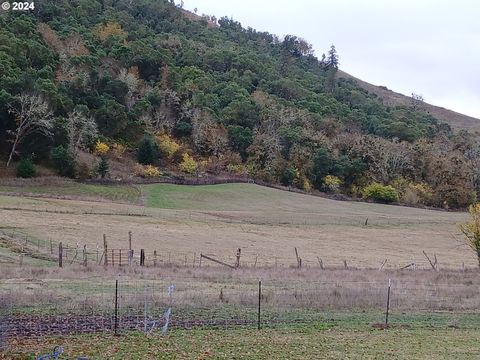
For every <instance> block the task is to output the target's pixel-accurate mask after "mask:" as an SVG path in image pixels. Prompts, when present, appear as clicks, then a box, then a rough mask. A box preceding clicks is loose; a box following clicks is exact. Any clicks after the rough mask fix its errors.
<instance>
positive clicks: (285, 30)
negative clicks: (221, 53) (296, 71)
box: [175, 0, 480, 118]
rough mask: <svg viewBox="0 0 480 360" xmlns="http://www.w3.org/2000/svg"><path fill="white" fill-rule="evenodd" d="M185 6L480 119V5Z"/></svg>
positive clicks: (416, 1)
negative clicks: (303, 43) (293, 38)
mask: <svg viewBox="0 0 480 360" xmlns="http://www.w3.org/2000/svg"><path fill="white" fill-rule="evenodd" d="M184 1H185V8H186V9H188V10H193V9H194V8H195V7H196V8H198V14H199V15H200V14H202V13H205V14H208V15H215V16H216V17H217V18H220V17H221V16H228V17H232V18H233V19H235V20H237V21H239V22H241V23H242V25H243V27H248V26H251V27H252V28H254V29H256V30H259V31H268V32H270V33H273V34H276V35H278V36H280V37H283V36H284V35H287V34H293V35H297V36H300V37H302V38H304V39H305V40H307V41H308V42H309V43H311V44H312V45H313V48H314V49H315V53H316V55H317V57H320V56H321V55H322V53H324V52H327V51H328V48H329V47H330V45H331V44H335V46H336V48H337V51H338V54H339V56H340V68H341V69H342V70H344V71H346V72H348V73H349V74H351V75H353V76H355V77H358V78H360V79H362V80H365V81H367V82H370V83H372V84H375V85H384V86H387V87H388V88H389V89H392V90H394V91H397V92H400V93H403V94H405V95H410V94H411V93H412V92H414V93H416V94H421V95H423V97H424V98H425V101H426V102H428V103H431V104H434V105H439V106H443V107H446V108H449V109H451V110H455V111H457V112H461V113H464V114H467V115H471V116H475V117H477V118H480V68H479V66H480V2H479V1H475V0H436V1H435V0H362V1H360V0H330V1H315V0H296V1H292V0H290V1H287V0H184ZM175 2H176V3H179V2H180V1H179V0H176V1H175Z"/></svg>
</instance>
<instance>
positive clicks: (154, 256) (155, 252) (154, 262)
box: [153, 250, 157, 267]
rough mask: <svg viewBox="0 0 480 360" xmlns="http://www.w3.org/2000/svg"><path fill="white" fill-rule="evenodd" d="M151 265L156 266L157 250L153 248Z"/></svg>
mask: <svg viewBox="0 0 480 360" xmlns="http://www.w3.org/2000/svg"><path fill="white" fill-rule="evenodd" d="M153 267H157V250H153Z"/></svg>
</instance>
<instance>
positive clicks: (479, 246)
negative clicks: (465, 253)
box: [459, 203, 480, 266]
mask: <svg viewBox="0 0 480 360" xmlns="http://www.w3.org/2000/svg"><path fill="white" fill-rule="evenodd" d="M468 212H469V213H470V218H471V220H470V221H469V222H466V223H463V224H460V225H459V228H460V231H461V232H462V233H463V235H464V236H465V238H466V240H467V243H468V245H469V246H470V247H471V248H472V250H473V251H474V252H475V255H476V256H477V260H478V264H479V266H480V203H477V204H474V205H470V206H469V208H468Z"/></svg>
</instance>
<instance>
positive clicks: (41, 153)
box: [0, 0, 480, 207]
mask: <svg viewBox="0 0 480 360" xmlns="http://www.w3.org/2000/svg"><path fill="white" fill-rule="evenodd" d="M340 55H341V54H340ZM340 61H341V58H340ZM338 67H339V56H338V54H337V53H336V51H335V48H334V46H332V47H331V48H330V49H326V55H325V56H323V57H321V59H317V58H316V57H315V56H314V54H313V51H312V49H311V46H310V45H309V44H308V42H307V41H305V40H303V39H301V38H298V37H296V36H294V35H289V36H286V37H285V38H283V39H281V38H279V37H277V36H276V35H273V34H269V33H265V32H258V31H256V30H254V29H251V28H247V29H246V28H243V27H242V26H241V24H240V23H238V22H236V21H234V20H232V19H228V18H221V19H219V20H217V19H215V18H210V17H205V16H204V17H199V16H196V15H194V14H191V13H187V12H185V11H184V10H182V9H180V8H179V7H178V6H176V5H175V4H174V3H173V2H168V1H161V0H136V1H131V0H75V1H73V0H72V1H67V0H44V1H42V2H38V4H37V3H36V9H35V10H34V11H33V12H25V13H15V12H13V11H11V12H2V13H0V158H2V159H3V160H4V161H5V163H7V162H8V166H9V167H13V166H16V167H17V174H18V175H19V176H24V177H26V176H34V175H35V166H36V165H34V164H42V165H43V166H48V167H51V168H52V169H55V171H57V173H58V174H60V175H63V176H69V177H77V178H87V177H91V176H108V169H109V163H111V162H122V161H124V160H125V159H127V158H130V159H131V158H134V159H135V161H136V162H138V163H140V164H139V165H138V166H134V167H130V168H129V170H128V171H130V172H131V173H132V174H133V173H135V174H137V175H139V176H159V175H160V174H161V173H162V172H168V173H184V174H189V175H196V176H204V175H205V174H210V175H218V174H227V173H228V174H237V175H245V176H247V175H248V176H250V177H253V178H257V179H262V180H264V181H269V182H274V183H282V184H284V185H291V186H295V187H298V188H301V189H304V190H307V191H309V190H311V189H312V188H316V189H319V190H321V191H325V192H334V193H335V192H339V193H345V194H348V195H350V196H356V197H365V198H373V199H376V200H380V201H401V202H405V203H409V204H419V203H423V204H426V205H434V206H448V207H463V206H465V205H467V204H469V203H471V202H473V201H475V199H476V195H477V193H478V191H479V190H480V182H479V170H478V164H479V163H480V147H479V146H478V145H477V143H476V140H475V139H474V138H473V136H471V135H469V134H467V133H466V132H464V133H454V132H452V130H451V129H450V127H449V126H448V125H446V124H444V123H440V122H439V121H438V120H437V119H436V118H434V117H433V116H431V115H430V114H428V113H427V112H426V111H425V110H424V107H423V106H422V102H421V101H420V100H418V99H417V100H414V99H412V102H411V104H405V105H403V106H392V105H391V104H384V103H383V102H382V100H381V99H380V98H379V97H377V95H375V94H373V93H369V92H368V91H367V90H365V89H363V88H361V87H360V86H358V85H357V84H356V82H355V80H353V79H346V78H341V77H337V76H336V73H337V70H338ZM86 153H91V154H94V155H95V159H96V160H95V162H94V163H92V161H90V160H86V159H91V157H85V154H86ZM132 174H128V175H132ZM125 175H127V174H125Z"/></svg>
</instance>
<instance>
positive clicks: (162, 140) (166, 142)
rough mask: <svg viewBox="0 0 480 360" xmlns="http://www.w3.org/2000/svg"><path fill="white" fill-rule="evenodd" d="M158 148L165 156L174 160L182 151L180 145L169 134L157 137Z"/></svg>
mask: <svg viewBox="0 0 480 360" xmlns="http://www.w3.org/2000/svg"><path fill="white" fill-rule="evenodd" d="M157 142H158V146H159V148H160V152H161V153H162V155H163V156H165V157H166V158H168V159H172V158H173V155H175V153H176V152H177V151H178V149H180V145H179V144H178V143H177V142H176V141H175V140H174V139H172V138H171V137H170V136H168V135H167V134H162V135H158V136H157Z"/></svg>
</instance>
